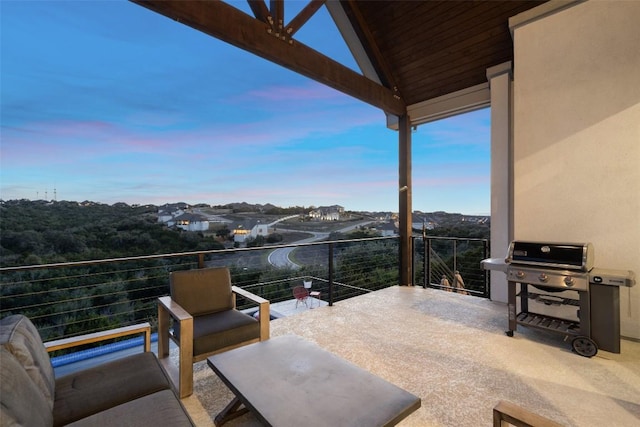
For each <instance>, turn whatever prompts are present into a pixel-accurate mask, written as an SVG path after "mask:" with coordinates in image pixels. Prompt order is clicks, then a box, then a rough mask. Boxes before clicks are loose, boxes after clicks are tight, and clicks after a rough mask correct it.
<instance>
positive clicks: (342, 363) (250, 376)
mask: <svg viewBox="0 0 640 427" xmlns="http://www.w3.org/2000/svg"><path fill="white" fill-rule="evenodd" d="M207 363H208V364H209V366H210V367H211V368H212V369H213V370H214V372H215V373H216V374H217V375H218V376H219V377H220V378H221V379H222V380H223V381H224V382H225V384H226V385H227V386H228V387H229V388H230V389H231V390H232V391H233V393H234V394H235V395H236V396H237V397H238V398H239V399H240V401H242V403H244V405H245V406H246V407H247V408H248V409H249V410H250V411H251V412H253V414H254V415H255V416H256V417H257V418H258V419H259V420H260V421H261V422H262V423H263V424H264V425H267V426H274V427H288V426H291V427H300V426H304V427H314V426H318V427H320V426H322V427H326V426H341V427H347V426H354V427H356V426H357V427H367V426H371V427H378V426H392V425H395V424H397V423H398V422H400V421H401V420H402V419H404V418H406V417H407V416H408V415H409V414H411V413H412V412H413V411H415V410H416V409H418V408H419V407H420V398H419V397H417V396H415V395H413V394H411V393H409V392H407V391H405V390H403V389H401V388H399V387H397V386H395V385H393V384H391V383H390V382H388V381H386V380H384V379H382V378H380V377H378V376H376V375H373V374H372V373H370V372H368V371H366V370H364V369H362V368H360V367H358V366H356V365H354V364H353V363H351V362H348V361H346V360H344V359H342V358H340V357H338V356H336V355H335V354H333V353H331V352H329V351H326V350H324V349H322V348H320V347H319V346H317V345H316V344H314V343H312V342H310V341H307V340H305V339H303V338H301V337H299V336H296V335H286V336H281V337H276V338H271V339H269V340H267V341H262V342H259V343H255V344H250V345H247V346H244V347H240V348H237V349H234V350H230V351H227V352H224V353H221V354H217V355H214V356H211V357H209V358H208V359H207Z"/></svg>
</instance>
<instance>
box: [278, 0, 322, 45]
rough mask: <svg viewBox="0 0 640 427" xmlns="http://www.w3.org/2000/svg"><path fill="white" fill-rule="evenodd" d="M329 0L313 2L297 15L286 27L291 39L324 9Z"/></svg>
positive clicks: (315, 0) (312, 0)
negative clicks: (319, 10) (323, 6)
mask: <svg viewBox="0 0 640 427" xmlns="http://www.w3.org/2000/svg"><path fill="white" fill-rule="evenodd" d="M326 1H327V0H311V1H310V2H309V3H308V4H307V5H306V6H305V7H304V8H303V9H302V10H301V11H300V12H299V13H298V14H297V15H296V17H295V18H293V19H292V20H291V22H289V23H288V24H287V25H286V32H287V34H288V35H289V37H293V35H294V34H295V33H296V32H297V31H298V30H299V29H300V28H302V26H303V25H304V24H305V23H306V22H307V21H308V20H309V19H311V17H312V16H313V15H314V14H315V13H316V12H317V11H318V9H320V8H321V7H322V5H323V4H324V3H325V2H326Z"/></svg>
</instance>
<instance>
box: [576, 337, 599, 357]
mask: <svg viewBox="0 0 640 427" xmlns="http://www.w3.org/2000/svg"><path fill="white" fill-rule="evenodd" d="M571 347H573V351H575V352H576V353H578V354H579V355H580V356H584V357H593V356H595V355H596V353H597V352H598V346H597V345H596V343H595V341H593V340H592V339H591V338H589V337H583V336H579V337H575V338H574V339H573V340H572V341H571Z"/></svg>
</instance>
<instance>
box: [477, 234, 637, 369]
mask: <svg viewBox="0 0 640 427" xmlns="http://www.w3.org/2000/svg"><path fill="white" fill-rule="evenodd" d="M594 259H595V253H594V248H593V245H592V244H591V243H550V242H531V241H519V240H516V241H513V242H511V244H510V245H509V248H508V251H507V256H506V258H505V259H504V260H502V259H495V258H492V259H487V260H483V261H482V267H483V268H484V269H487V270H500V271H503V272H504V273H505V274H506V275H507V283H508V301H507V302H508V312H509V329H508V330H507V331H506V334H507V335H509V336H513V333H514V331H515V330H516V328H517V325H523V326H529V327H534V328H539V329H545V330H549V331H552V332H559V333H562V334H565V335H566V336H571V337H573V339H572V347H573V350H574V351H575V352H576V353H578V354H580V355H581V356H586V357H591V356H594V355H595V354H596V353H597V351H598V348H601V349H603V350H607V351H611V352H615V353H619V352H620V313H619V287H620V286H633V285H634V284H635V276H634V274H633V272H632V271H620V270H604V269H597V268H594V267H593V266H594ZM565 291H572V292H569V294H570V295H569V296H566V292H565ZM561 292H562V295H561V296H560V294H559V293H561ZM518 301H519V303H520V304H519V310H518ZM530 304H531V306H534V305H536V304H537V305H538V307H545V308H546V307H549V306H551V307H558V308H559V309H560V308H561V307H560V306H565V310H564V311H565V312H566V308H567V307H568V308H569V309H571V308H572V307H573V308H577V309H576V312H575V316H573V318H569V317H568V316H566V315H549V313H548V312H545V313H544V314H543V313H538V312H533V311H530V310H529V308H530Z"/></svg>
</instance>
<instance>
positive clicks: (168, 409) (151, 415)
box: [69, 390, 195, 427]
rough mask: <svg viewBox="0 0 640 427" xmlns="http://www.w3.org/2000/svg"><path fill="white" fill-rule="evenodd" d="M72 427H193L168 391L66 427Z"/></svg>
mask: <svg viewBox="0 0 640 427" xmlns="http://www.w3.org/2000/svg"><path fill="white" fill-rule="evenodd" d="M69 425H70V426H73V427H84V426H96V427H104V426H106V425H107V426H126V427H147V426H171V427H182V426H193V425H195V424H193V422H192V421H191V419H190V418H189V416H188V415H187V413H186V411H185V410H184V407H183V406H182V404H181V403H180V401H179V400H178V399H177V398H176V396H175V395H174V394H173V392H172V391H171V390H163V391H159V392H157V393H153V394H149V395H147V396H143V397H140V398H138V399H135V400H132V401H130V402H126V403H123V404H122V405H118V406H115V407H113V408H111V409H107V410H106V411H102V412H99V413H97V414H94V415H91V416H90V417H87V418H83V419H81V420H78V421H76V422H74V423H71V424H69Z"/></svg>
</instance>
